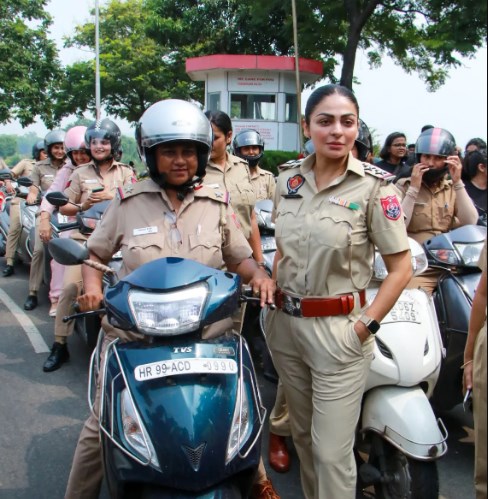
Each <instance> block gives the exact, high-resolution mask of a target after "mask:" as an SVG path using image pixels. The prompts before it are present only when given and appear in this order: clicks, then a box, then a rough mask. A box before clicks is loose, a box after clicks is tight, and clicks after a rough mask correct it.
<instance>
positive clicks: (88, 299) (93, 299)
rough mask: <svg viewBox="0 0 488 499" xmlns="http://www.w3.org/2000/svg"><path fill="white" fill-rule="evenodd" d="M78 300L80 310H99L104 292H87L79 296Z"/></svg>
mask: <svg viewBox="0 0 488 499" xmlns="http://www.w3.org/2000/svg"><path fill="white" fill-rule="evenodd" d="M77 300H78V305H79V308H80V312H89V311H90V310H98V309H99V308H101V306H102V303H103V293H102V292H101V291H100V292H96V293H85V294H84V295H81V296H78V298H77Z"/></svg>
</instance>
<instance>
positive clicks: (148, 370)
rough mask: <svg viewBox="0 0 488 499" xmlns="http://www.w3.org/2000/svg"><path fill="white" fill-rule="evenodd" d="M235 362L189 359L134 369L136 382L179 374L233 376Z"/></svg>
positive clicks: (155, 363)
mask: <svg viewBox="0 0 488 499" xmlns="http://www.w3.org/2000/svg"><path fill="white" fill-rule="evenodd" d="M235 373H237V362H236V361H235V360H234V359H217V358H191V359H174V360H161V361H159V362H152V363H150V364H142V365H140V366H137V367H136V368H135V369H134V377H135V378H136V380H137V381H147V380H150V379H156V378H164V377H166V376H177V375H179V374H235Z"/></svg>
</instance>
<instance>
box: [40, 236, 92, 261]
mask: <svg viewBox="0 0 488 499" xmlns="http://www.w3.org/2000/svg"><path fill="white" fill-rule="evenodd" d="M48 247H49V253H51V255H52V257H53V258H54V260H56V261H57V262H58V263H60V264H61V265H79V264H80V263H83V262H84V261H85V260H88V258H89V257H90V254H89V252H88V249H87V248H86V246H83V245H82V244H80V243H79V242H77V241H75V240H74V239H51V240H50V241H49V244H48Z"/></svg>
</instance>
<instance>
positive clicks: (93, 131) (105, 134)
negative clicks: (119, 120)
mask: <svg viewBox="0 0 488 499" xmlns="http://www.w3.org/2000/svg"><path fill="white" fill-rule="evenodd" d="M92 139H105V140H110V146H111V156H112V157H113V158H116V157H118V156H119V154H120V149H121V147H120V144H121V141H122V138H121V133H120V128H119V127H118V126H117V125H116V124H115V123H114V122H113V121H112V120H109V119H108V118H104V119H103V120H98V121H94V122H93V123H92V124H91V125H90V126H88V128H87V129H86V132H85V144H86V147H87V148H88V149H90V143H91V141H92ZM90 156H91V153H90Z"/></svg>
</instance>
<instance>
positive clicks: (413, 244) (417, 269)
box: [374, 237, 429, 280]
mask: <svg viewBox="0 0 488 499" xmlns="http://www.w3.org/2000/svg"><path fill="white" fill-rule="evenodd" d="M408 244H409V246H410V253H411V259H412V270H413V275H414V276H416V275H419V274H421V273H422V272H424V271H425V270H426V269H427V267H428V266H429V262H428V261H427V255H426V254H425V251H424V250H423V248H422V246H421V245H420V244H419V243H418V242H417V241H415V240H414V239H411V238H410V237H409V238H408ZM387 275H388V271H387V270H386V265H385V262H384V261H383V258H381V255H380V254H379V253H376V255H375V260H374V276H375V278H376V279H378V280H383V279H385V277H386V276H387Z"/></svg>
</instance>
